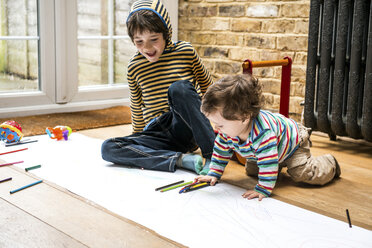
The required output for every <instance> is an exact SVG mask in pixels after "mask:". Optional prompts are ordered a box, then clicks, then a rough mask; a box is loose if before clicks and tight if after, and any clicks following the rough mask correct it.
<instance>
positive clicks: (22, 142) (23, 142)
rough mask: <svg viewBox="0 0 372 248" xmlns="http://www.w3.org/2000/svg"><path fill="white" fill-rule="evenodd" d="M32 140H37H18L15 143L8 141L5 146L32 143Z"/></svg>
mask: <svg viewBox="0 0 372 248" xmlns="http://www.w3.org/2000/svg"><path fill="white" fill-rule="evenodd" d="M32 142H37V140H30V141H20V142H16V143H9V144H5V146H6V147H8V146H16V145H23V144H27V143H32Z"/></svg>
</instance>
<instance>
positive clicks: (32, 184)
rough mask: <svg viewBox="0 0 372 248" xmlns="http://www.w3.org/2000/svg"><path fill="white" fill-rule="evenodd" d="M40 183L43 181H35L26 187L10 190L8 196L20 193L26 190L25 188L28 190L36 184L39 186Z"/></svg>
mask: <svg viewBox="0 0 372 248" xmlns="http://www.w3.org/2000/svg"><path fill="white" fill-rule="evenodd" d="M42 181H43V180H39V181H36V182H34V183H30V184H28V185H25V186H23V187H21V188H19V189H15V190H11V191H9V193H10V194H13V193H16V192H18V191H21V190H23V189H26V188H29V187H31V186H34V185H36V184H39V183H41V182H42Z"/></svg>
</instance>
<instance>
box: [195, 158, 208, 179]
mask: <svg viewBox="0 0 372 248" xmlns="http://www.w3.org/2000/svg"><path fill="white" fill-rule="evenodd" d="M210 163H211V160H210V159H205V163H204V166H203V167H202V168H201V169H200V171H199V172H198V174H200V175H203V176H205V175H207V174H208V172H209V164H210Z"/></svg>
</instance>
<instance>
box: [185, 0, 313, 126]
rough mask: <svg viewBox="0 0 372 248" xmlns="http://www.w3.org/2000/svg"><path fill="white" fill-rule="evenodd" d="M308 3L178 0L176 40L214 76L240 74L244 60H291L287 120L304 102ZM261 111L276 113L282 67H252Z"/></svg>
mask: <svg viewBox="0 0 372 248" xmlns="http://www.w3.org/2000/svg"><path fill="white" fill-rule="evenodd" d="M309 6H310V1H309V0H297V1H296V0H292V1H290V0H288V1H279V0H255V1H249V0H236V1H229V0H179V19H178V25H179V26H178V32H179V33H178V38H179V40H185V41H189V42H191V43H192V44H193V46H194V47H195V48H196V49H197V51H198V53H199V55H200V56H201V58H202V59H203V61H204V63H205V65H206V66H207V68H208V69H209V70H210V71H211V73H212V75H213V77H214V78H215V79H218V78H220V77H222V76H224V75H226V74H233V73H242V62H243V61H244V60H245V59H251V60H253V61H258V60H276V59H282V58H284V57H285V56H289V57H291V58H292V60H293V65H292V77H291V91H290V92H291V98H290V107H289V112H290V116H291V117H292V118H294V119H296V120H297V121H299V120H300V117H301V113H302V109H303V108H302V106H300V102H302V101H303V100H304V94H305V77H306V59H307V33H308V20H309V19H308V18H309V10H310V7H309ZM253 74H254V75H255V76H256V77H258V78H259V79H260V81H261V82H262V83H263V85H264V96H265V106H264V108H265V109H268V110H273V111H278V109H279V99H280V97H279V94H280V78H281V67H271V68H254V69H253Z"/></svg>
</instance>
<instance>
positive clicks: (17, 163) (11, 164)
mask: <svg viewBox="0 0 372 248" xmlns="http://www.w3.org/2000/svg"><path fill="white" fill-rule="evenodd" d="M20 163H23V161H18V162H12V163H6V164H0V166H5V165H12V164H20Z"/></svg>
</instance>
